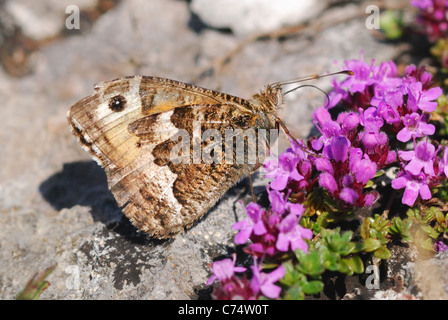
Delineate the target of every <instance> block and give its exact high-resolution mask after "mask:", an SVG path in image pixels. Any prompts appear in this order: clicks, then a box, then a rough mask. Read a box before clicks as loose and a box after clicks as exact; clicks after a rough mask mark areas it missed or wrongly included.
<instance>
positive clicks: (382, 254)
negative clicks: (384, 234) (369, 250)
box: [373, 246, 391, 260]
mask: <svg viewBox="0 0 448 320" xmlns="http://www.w3.org/2000/svg"><path fill="white" fill-rule="evenodd" d="M373 255H374V256H375V257H377V258H379V259H383V260H387V259H389V258H390V256H391V253H390V251H389V249H387V247H386V246H381V247H379V248H378V249H377V250H375V252H374V253H373Z"/></svg>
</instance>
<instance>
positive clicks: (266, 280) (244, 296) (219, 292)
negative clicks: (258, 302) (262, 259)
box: [207, 255, 285, 300]
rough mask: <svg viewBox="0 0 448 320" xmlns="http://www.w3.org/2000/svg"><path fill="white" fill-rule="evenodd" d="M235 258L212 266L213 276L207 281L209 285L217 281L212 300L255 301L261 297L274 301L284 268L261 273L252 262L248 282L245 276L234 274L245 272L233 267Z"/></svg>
mask: <svg viewBox="0 0 448 320" xmlns="http://www.w3.org/2000/svg"><path fill="white" fill-rule="evenodd" d="M235 260H236V256H235V255H233V259H232V260H231V259H223V260H219V261H215V262H214V263H213V266H212V270H213V276H211V277H210V278H209V280H208V281H207V285H211V284H212V283H213V282H214V281H215V280H219V282H220V283H219V286H217V287H215V289H214V291H213V298H214V299H217V300H255V299H258V298H259V297H260V295H263V296H265V297H268V298H271V299H274V298H277V297H278V296H279V295H280V292H281V287H279V286H278V285H276V284H275V282H277V281H278V280H280V279H281V278H283V276H284V275H285V268H284V267H283V265H280V266H279V267H278V268H276V269H275V270H273V271H271V272H270V273H265V272H262V270H261V267H260V266H258V265H257V262H256V260H254V265H253V266H252V267H251V269H252V278H251V280H250V281H249V280H248V278H247V276H246V275H245V274H244V275H243V276H237V275H236V273H243V272H245V271H246V268H244V267H236V266H235Z"/></svg>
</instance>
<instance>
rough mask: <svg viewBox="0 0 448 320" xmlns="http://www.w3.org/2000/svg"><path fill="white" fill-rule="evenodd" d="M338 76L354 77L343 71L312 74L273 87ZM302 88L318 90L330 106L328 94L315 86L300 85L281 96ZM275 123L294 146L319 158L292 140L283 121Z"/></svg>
mask: <svg viewBox="0 0 448 320" xmlns="http://www.w3.org/2000/svg"><path fill="white" fill-rule="evenodd" d="M339 74H346V75H350V76H352V75H354V73H353V71H351V70H343V71H339V72H333V73H328V74H324V75H318V74H313V75H310V76H305V77H302V78H297V79H293V80H287V81H281V82H276V83H274V84H273V85H274V86H284V85H288V84H293V83H299V82H303V81H309V80H316V79H321V78H324V77H330V76H335V75H339ZM303 87H313V88H316V89H318V90H319V91H321V92H323V93H324V94H325V96H326V98H327V103H326V106H328V105H329V104H330V97H329V96H328V93H326V92H325V91H324V90H322V89H321V88H319V87H317V86H315V85H300V86H297V87H295V88H293V89H291V90H288V91H286V92H285V93H284V94H283V95H286V94H288V93H291V92H293V91H295V90H298V89H300V88H303ZM277 123H278V124H279V125H280V127H281V128H282V129H283V131H285V133H286V135H287V136H288V137H290V138H291V139H292V140H293V141H294V142H295V143H296V144H297V146H298V147H299V148H300V149H302V150H303V151H304V152H306V153H308V154H310V155H313V156H317V157H320V155H318V154H316V153H315V152H311V151H310V150H308V149H307V148H306V146H304V145H303V144H302V143H300V142H299V141H298V140H297V139H296V138H294V137H293V136H292V135H291V133H290V132H289V130H288V128H287V127H286V125H285V124H284V123H283V121H282V120H281V119H280V118H277Z"/></svg>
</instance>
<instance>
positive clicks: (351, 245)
mask: <svg viewBox="0 0 448 320" xmlns="http://www.w3.org/2000/svg"><path fill="white" fill-rule="evenodd" d="M321 236H322V237H321V238H320V239H319V240H318V241H317V242H315V243H312V244H311V245H310V247H309V251H308V253H305V252H304V251H302V250H297V251H296V252H295V258H296V259H291V260H289V261H287V262H285V263H284V264H283V265H284V267H285V272H286V273H285V276H284V278H283V279H282V280H281V283H282V284H283V285H285V286H286V287H287V289H286V293H285V295H284V298H285V299H303V298H304V297H305V295H306V294H316V293H319V292H321V291H322V290H323V287H324V284H323V282H322V275H323V274H324V272H326V271H335V272H340V273H343V274H347V275H353V274H354V273H363V272H364V264H363V262H362V260H361V258H360V257H359V256H358V255H355V253H358V252H360V251H361V250H362V249H363V248H364V246H363V245H362V244H360V243H358V242H354V241H352V236H353V233H352V232H350V231H347V232H344V233H342V234H341V232H340V229H339V228H336V229H332V230H328V229H322V232H321Z"/></svg>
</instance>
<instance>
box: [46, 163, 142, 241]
mask: <svg viewBox="0 0 448 320" xmlns="http://www.w3.org/2000/svg"><path fill="white" fill-rule="evenodd" d="M39 191H40V193H41V194H42V196H43V197H44V199H45V200H46V201H48V202H49V203H50V204H51V205H52V206H53V207H54V208H55V209H56V210H61V209H64V208H72V207H74V206H76V205H81V206H87V207H91V214H92V217H93V219H94V221H100V222H102V223H104V224H105V225H106V227H107V228H108V229H110V230H113V231H114V232H116V233H118V234H120V235H122V236H123V237H125V238H127V239H128V240H130V241H132V242H138V243H142V242H146V241H147V237H146V235H144V234H142V233H140V232H138V230H137V229H136V228H135V227H134V226H133V225H132V224H131V223H130V221H129V220H128V219H127V218H126V217H125V216H124V215H123V214H122V212H121V209H120V208H119V207H118V205H117V203H116V201H115V199H114V197H113V195H112V193H111V192H110V191H109V189H108V187H107V178H106V174H105V173H104V170H103V169H102V168H101V167H100V166H98V165H97V164H96V162H94V161H79V162H73V163H65V164H64V166H63V168H62V171H61V172H58V173H56V174H54V175H52V176H51V177H49V178H48V179H47V180H45V181H44V182H42V183H41V184H40V186H39Z"/></svg>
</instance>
